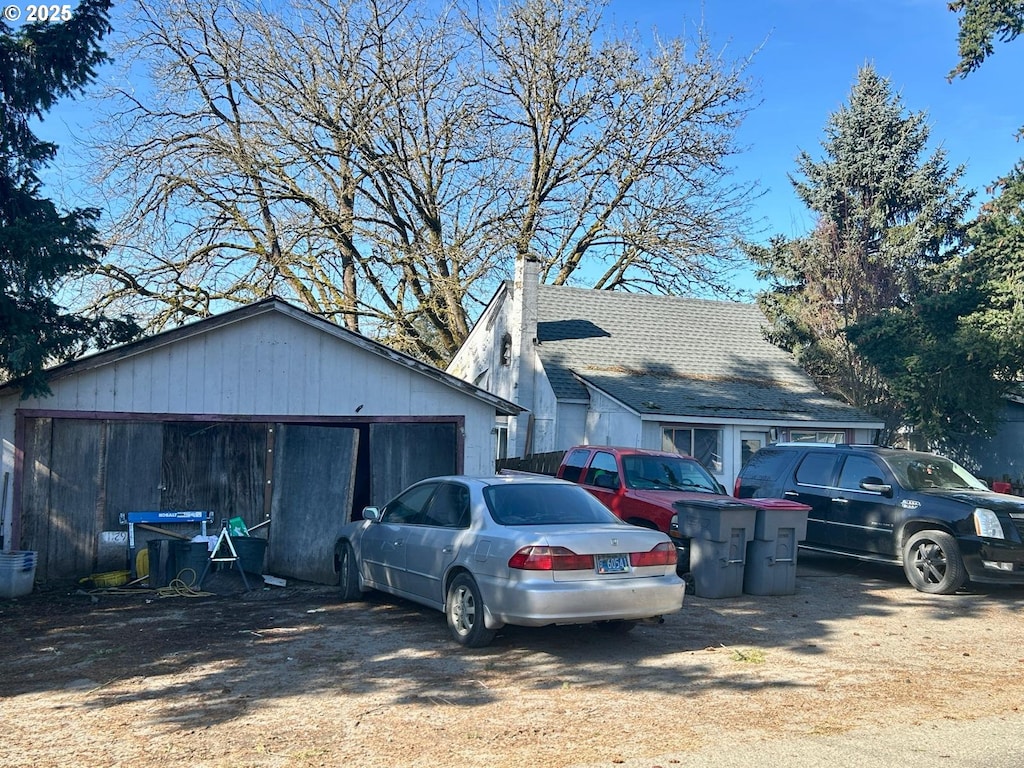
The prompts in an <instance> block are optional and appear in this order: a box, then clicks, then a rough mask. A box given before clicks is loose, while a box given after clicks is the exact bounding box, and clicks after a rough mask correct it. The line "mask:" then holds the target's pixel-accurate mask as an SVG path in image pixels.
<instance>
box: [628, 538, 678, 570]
mask: <svg viewBox="0 0 1024 768" xmlns="http://www.w3.org/2000/svg"><path fill="white" fill-rule="evenodd" d="M629 564H630V565H632V566H633V567H634V568H639V567H641V566H644V565H675V564H676V546H675V544H673V543H672V542H670V541H664V542H662V543H661V544H658V545H657V546H656V547H655V548H654V549H652V550H651V551H650V552H633V553H631V554H630V556H629Z"/></svg>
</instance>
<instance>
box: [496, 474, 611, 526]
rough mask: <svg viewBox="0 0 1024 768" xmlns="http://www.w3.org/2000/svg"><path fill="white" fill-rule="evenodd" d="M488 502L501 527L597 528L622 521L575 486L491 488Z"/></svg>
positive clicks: (533, 485)
mask: <svg viewBox="0 0 1024 768" xmlns="http://www.w3.org/2000/svg"><path fill="white" fill-rule="evenodd" d="M484 501H486V502H487V508H488V509H489V510H490V512H491V517H493V518H494V522H496V523H498V524H499V525H593V524H594V523H618V522H621V521H620V520H619V518H617V517H616V516H615V515H613V514H612V513H611V512H609V511H608V509H607V508H606V507H604V506H603V505H602V504H601V502H599V501H598V500H597V499H595V498H594V497H593V496H591V495H590V494H589V493H588V492H587V491H585V490H584V489H583V488H580V487H579V486H575V485H554V484H547V483H543V484H542V483H537V484H516V485H491V486H488V487H487V488H485V489H484Z"/></svg>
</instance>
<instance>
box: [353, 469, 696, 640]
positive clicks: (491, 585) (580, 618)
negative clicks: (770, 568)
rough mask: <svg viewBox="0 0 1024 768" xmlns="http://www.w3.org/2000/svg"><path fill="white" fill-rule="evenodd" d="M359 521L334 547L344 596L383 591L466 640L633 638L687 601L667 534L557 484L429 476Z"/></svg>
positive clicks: (536, 480)
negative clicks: (561, 629) (587, 630)
mask: <svg viewBox="0 0 1024 768" xmlns="http://www.w3.org/2000/svg"><path fill="white" fill-rule="evenodd" d="M363 518H364V519H363V520H360V521H357V522H354V523H349V524H348V525H346V526H345V527H344V528H343V529H342V535H341V537H340V538H339V539H338V542H337V544H336V546H335V564H336V566H337V569H338V572H339V575H340V585H341V596H342V599H344V600H348V601H351V600H358V599H359V598H360V596H361V595H362V593H363V592H364V591H366V590H368V589H378V590H381V591H383V592H388V593H390V594H393V595H397V596H399V597H404V598H407V599H409V600H413V601H415V602H418V603H422V604H423V605H427V606H430V607H432V608H436V609H437V610H440V611H444V613H445V615H446V617H447V620H448V627H449V628H450V629H451V632H452V635H453V636H454V638H455V639H456V640H457V641H458V642H459V643H461V644H462V645H467V646H472V647H480V646H484V645H487V644H488V643H489V642H490V641H491V640H492V639H493V637H494V635H495V632H496V630H498V629H500V628H501V627H502V626H504V625H505V624H519V625H524V626H533V627H539V626H544V625H547V624H584V623H590V622H596V623H597V626H598V627H600V628H602V629H608V630H614V631H628V630H629V629H631V628H632V627H633V625H634V624H635V623H636V622H637V621H638V620H641V619H650V618H656V617H660V616H661V615H663V614H666V613H672V612H674V611H678V610H679V609H680V608H681V607H682V604H683V594H684V590H685V586H684V583H683V581H682V580H681V579H680V578H679V577H678V576H677V575H676V552H675V547H674V545H673V544H672V542H671V540H670V539H669V538H668V536H666V535H665V534H664V533H660V532H658V531H652V530H648V529H646V528H639V527H636V526H632V525H629V524H627V523H624V522H622V521H621V520H620V519H619V518H617V517H616V516H615V515H613V514H612V513H611V512H609V511H608V509H606V508H605V507H604V506H603V505H602V504H601V503H600V502H599V501H597V500H596V499H595V498H594V497H593V496H591V495H590V494H589V493H588V492H587V491H585V490H584V489H583V488H581V487H580V486H578V485H576V484H574V483H569V482H566V481H563V480H556V479H554V478H546V477H542V476H522V475H520V476H516V475H510V476H494V477H483V478H480V477H477V478H473V477H463V476H451V477H436V478H431V479H429V480H423V481H421V482H419V483H416V484H415V485H412V486H410V487H409V488H407V489H406V490H405V491H403V492H402V493H401V494H399V495H398V496H397V497H396V498H395V499H393V500H392V501H390V502H389V503H388V504H387V505H385V506H384V508H383V509H378V508H376V507H367V508H366V509H364V510H363Z"/></svg>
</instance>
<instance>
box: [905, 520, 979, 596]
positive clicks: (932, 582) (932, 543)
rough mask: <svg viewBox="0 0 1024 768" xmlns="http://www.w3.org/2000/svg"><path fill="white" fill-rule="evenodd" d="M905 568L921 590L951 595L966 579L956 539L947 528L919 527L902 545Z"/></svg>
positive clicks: (965, 571)
mask: <svg viewBox="0 0 1024 768" xmlns="http://www.w3.org/2000/svg"><path fill="white" fill-rule="evenodd" d="M903 571H904V573H906V574H907V580H908V581H909V582H910V583H911V584H912V585H913V586H914V588H915V589H917V590H919V591H920V592H928V593H930V594H933V595H951V594H953V593H954V592H956V591H957V590H958V589H960V587H962V586H963V585H964V582H966V581H967V569H966V568H965V567H964V560H963V558H962V557H961V556H960V547H958V546H957V543H956V539H954V538H953V537H952V536H950V535H949V534H948V533H946V532H945V531H918V532H917V533H915V534H914V535H913V536H911V537H910V538H909V539H907V541H906V543H904V545H903Z"/></svg>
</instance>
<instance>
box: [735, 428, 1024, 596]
mask: <svg viewBox="0 0 1024 768" xmlns="http://www.w3.org/2000/svg"><path fill="white" fill-rule="evenodd" d="M734 495H735V496H737V497H739V498H767V497H782V498H787V499H792V500H793V501H799V502H801V503H803V504H807V505H809V506H810V507H811V511H810V512H808V513H807V538H806V540H805V541H803V542H802V543H801V546H802V547H804V548H806V549H814V550H818V551H822V552H832V553H836V554H842V555H848V556H850V557H857V558H860V559H864V560H881V561H885V562H892V563H899V564H902V565H903V570H904V572H905V573H906V575H907V579H908V580H909V581H910V583H911V584H913V585H914V587H916V588H917V589H919V590H920V591H922V592H932V593H936V594H943V595H948V594H952V593H953V592H956V591H957V590H958V589H960V587H962V586H963V585H964V584H965V583H966V582H967V580H968V579H970V580H971V581H974V582H987V583H1008V584H1024V499H1022V498H1020V497H1017V496H1009V495H1005V494H1001V493H994V492H993V491H990V490H989V489H988V487H987V486H986V485H985V484H984V483H982V482H981V481H980V480H978V479H977V478H976V477H974V476H973V475H971V473H970V472H968V471H967V470H966V469H964V468H963V467H961V466H960V465H958V464H956V463H955V462H952V461H950V460H949V459H946V458H943V457H941V456H937V455H935V454H933V453H920V452H917V451H905V450H901V449H896V448H880V447H877V446H869V445H823V444H810V443H776V444H773V445H769V446H767V447H765V448H762V449H761V450H759V451H758V452H757V453H755V454H754V455H753V456H752V457H751V458H750V459H749V461H748V462H747V464H746V465H745V466H744V467H743V469H742V470H741V471H740V474H739V477H737V478H736V487H735V491H734Z"/></svg>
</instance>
